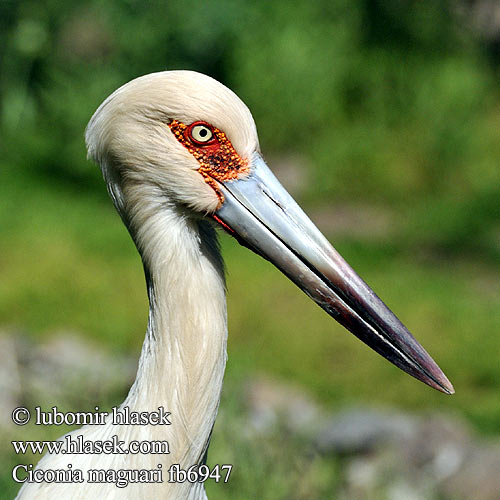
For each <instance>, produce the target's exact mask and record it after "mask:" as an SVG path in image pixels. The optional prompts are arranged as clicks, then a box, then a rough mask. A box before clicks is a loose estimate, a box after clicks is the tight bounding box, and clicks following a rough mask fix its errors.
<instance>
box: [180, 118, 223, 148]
mask: <svg viewBox="0 0 500 500" xmlns="http://www.w3.org/2000/svg"><path fill="white" fill-rule="evenodd" d="M186 138H187V139H189V140H190V141H191V142H192V143H193V144H195V145H197V146H209V145H211V144H214V143H215V142H217V139H216V137H215V133H214V130H213V127H212V125H210V124H209V123H207V122H202V121H197V122H193V123H191V125H189V127H188V128H187V129H186Z"/></svg>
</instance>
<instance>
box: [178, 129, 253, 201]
mask: <svg viewBox="0 0 500 500" xmlns="http://www.w3.org/2000/svg"><path fill="white" fill-rule="evenodd" d="M168 126H169V127H170V130H171V131H172V132H173V134H174V135H175V137H176V138H177V140H178V141H179V142H180V143H181V144H182V145H183V146H185V147H186V148H187V150H188V151H189V152H190V153H191V154H192V155H193V156H194V157H195V158H196V159H197V160H198V162H199V164H200V168H199V169H198V172H200V174H201V175H202V176H203V178H204V179H205V182H206V183H207V184H208V185H209V186H210V187H211V188H212V189H213V190H214V191H215V193H216V194H217V196H218V197H219V200H220V203H219V206H220V205H221V204H222V203H224V195H223V194H222V192H221V191H220V190H219V188H218V186H217V182H216V181H220V182H225V181H229V180H233V179H237V178H238V177H240V176H241V175H245V174H247V173H248V172H249V171H250V169H249V166H248V160H247V159H246V158H242V157H241V156H240V155H239V154H238V153H237V152H236V150H235V149H234V148H233V145H232V144H231V141H230V140H229V139H228V138H227V136H226V134H225V133H224V132H222V130H219V129H218V128H216V127H212V125H210V124H208V123H206V122H194V123H192V124H191V125H186V124H184V123H181V122H179V121H177V120H172V121H171V122H170V123H169V124H168ZM195 126H202V127H206V128H207V129H210V131H211V133H212V136H211V138H210V140H207V141H206V142H205V143H201V142H199V141H197V140H196V139H194V138H193V136H192V135H191V131H192V129H193V128H194V127H195Z"/></svg>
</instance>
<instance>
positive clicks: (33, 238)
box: [0, 179, 500, 499]
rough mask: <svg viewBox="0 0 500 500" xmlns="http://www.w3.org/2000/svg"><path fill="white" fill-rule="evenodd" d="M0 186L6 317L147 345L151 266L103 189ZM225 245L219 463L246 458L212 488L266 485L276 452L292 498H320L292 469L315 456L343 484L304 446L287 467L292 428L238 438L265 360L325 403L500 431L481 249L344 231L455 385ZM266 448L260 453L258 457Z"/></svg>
mask: <svg viewBox="0 0 500 500" xmlns="http://www.w3.org/2000/svg"><path fill="white" fill-rule="evenodd" d="M0 196H1V197H2V200H3V202H4V207H5V209H4V210H3V211H2V213H1V215H0V217H1V219H0V224H1V225H2V227H4V228H5V230H4V231H2V233H3V235H2V239H1V241H0V255H1V259H0V272H1V275H2V280H1V283H0V325H2V327H3V328H11V329H13V330H21V331H25V332H26V333H27V334H29V335H32V336H33V337H36V338H37V339H43V338H44V337H46V336H47V335H50V334H51V333H53V332H55V331H57V330H71V331H76V332H79V333H81V334H82V335H86V336H89V337H91V338H92V339H94V340H98V341H99V342H101V343H102V345H103V346H105V347H106V348H109V349H119V350H121V351H123V352H133V353H135V354H136V355H137V356H138V353H139V349H140V346H141V344H142V340H143V332H144V330H145V325H146V320H147V302H146V294H145V285H144V278H143V274H142V266H141V264H140V259H139V257H138V255H137V253H136V250H135V248H134V247H133V245H132V243H131V241H130V238H129V236H128V234H127V232H126V230H125V229H124V227H123V226H122V224H121V222H120V220H119V218H118V216H117V215H116V214H115V212H114V209H113V208H112V206H111V203H110V202H109V201H108V200H107V199H105V198H104V196H101V197H95V196H88V195H87V196H83V195H78V194H77V193H75V192H71V191H67V190H61V189H60V187H59V186H57V185H54V186H49V185H47V184H43V183H41V184H39V185H37V184H36V183H31V184H29V183H28V184H26V185H24V184H23V183H22V179H18V180H13V179H9V180H8V182H6V183H3V184H2V185H1V186H0ZM222 247H223V252H224V255H225V259H226V263H227V267H228V289H229V294H228V310H229V329H230V335H229V346H228V349H229V363H228V369H227V374H226V385H227V386H228V387H229V392H228V395H229V396H227V397H226V399H225V401H223V403H222V416H221V420H220V421H219V422H218V425H217V426H216V429H215V435H214V440H213V442H214V445H213V447H212V448H211V452H210V462H212V463H232V461H235V462H236V463H237V464H238V466H237V468H236V469H235V471H234V474H233V476H232V479H231V485H232V486H230V487H228V488H225V487H224V488H223V487H221V486H220V485H211V486H210V487H209V492H212V493H213V496H214V497H215V498H245V495H244V493H237V490H241V491H243V492H245V491H247V492H248V491H252V492H254V493H255V491H254V487H255V485H256V484H264V481H263V478H264V477H266V478H269V477H270V476H269V472H270V471H269V470H268V469H269V467H271V465H272V467H275V464H282V465H276V469H275V470H274V471H273V472H272V474H271V479H269V480H270V481H272V482H273V488H272V489H270V490H269V491H271V490H272V492H274V493H273V495H274V496H266V498H291V496H290V491H291V490H290V488H292V489H293V491H294V498H297V499H299V498H312V497H311V496H309V497H308V496H307V491H309V492H310V491H312V490H311V489H310V488H309V489H307V488H306V493H304V494H301V493H300V492H301V491H302V490H301V488H305V486H304V484H303V483H300V485H299V484H298V483H297V484H295V486H294V483H293V482H292V483H290V482H287V480H286V479H287V477H288V476H289V475H290V474H291V472H293V471H295V472H296V473H299V472H300V470H303V468H304V467H306V466H307V467H308V470H309V471H310V474H309V476H308V477H309V478H310V480H311V481H312V483H311V484H314V488H315V489H314V491H315V492H316V493H315V494H314V495H313V497H318V498H322V497H323V494H322V493H321V492H322V491H332V490H331V489H332V488H334V487H335V478H334V477H335V475H334V476H333V479H332V476H331V474H330V473H329V474H326V473H325V470H326V469H328V470H329V471H331V470H332V468H333V469H334V470H335V469H336V468H337V467H339V464H336V463H328V464H327V463H323V462H322V461H320V462H314V461H313V462H312V463H309V462H308V461H307V460H308V459H307V457H305V456H302V457H300V456H299V457H297V458H296V459H294V461H292V465H291V467H292V469H291V470H284V465H283V464H285V463H286V460H280V458H279V457H283V456H285V455H286V454H288V455H290V456H291V455H293V453H294V450H297V449H300V446H299V445H297V444H294V445H290V448H287V445H286V444H283V443H285V442H286V439H287V438H286V437H283V440H282V441H280V448H279V449H277V448H275V447H272V446H270V445H266V444H265V443H254V444H248V443H246V444H245V443H240V442H239V441H238V429H239V427H238V426H239V422H238V420H237V417H234V418H232V416H233V415H238V414H239V413H238V412H239V410H238V409H236V410H235V409H231V408H232V406H231V401H230V400H228V398H231V395H232V394H233V392H231V387H235V386H236V385H237V384H238V381H241V380H243V379H244V378H245V377H247V376H250V375H252V374H255V373H265V374H269V375H271V376H274V377H276V378H279V379H283V380H286V381H290V382H291V383H294V384H297V385H299V386H303V387H304V388H306V389H307V390H308V391H310V392H311V393H312V394H313V395H314V396H316V397H317V398H318V400H319V401H320V402H321V403H322V404H323V405H324V407H325V408H332V409H334V408H340V407H343V406H346V405H374V406H385V405H388V406H392V407H397V408H400V409H403V410H411V411H417V412H422V411H423V412H425V411H436V410H438V411H442V412H445V413H454V414H458V415H462V416H464V417H465V418H467V419H468V420H469V421H470V422H471V423H472V424H473V425H474V426H475V428H476V429H477V430H478V431H480V432H482V433H485V434H498V433H500V400H499V399H498V394H499V391H500V365H499V364H498V352H499V351H500V337H499V336H498V335H497V332H498V331H499V329H500V308H499V307H498V306H499V297H500V294H499V291H500V290H499V288H500V285H499V283H500V281H499V280H498V270H497V269H496V267H494V266H493V265H488V264H487V263H484V262H480V260H479V259H477V260H476V259H474V258H471V257H470V256H469V258H467V259H465V258H459V257H454V258H453V259H451V260H450V259H448V260H446V259H442V258H441V259H437V258H429V257H428V256H427V257H425V256H421V255H419V253H418V251H416V250H412V249H408V248H407V249H405V248H400V249H398V248H396V247H395V246H394V245H391V244H390V243H388V244H387V245H380V244H369V243H363V244H360V243H358V242H356V241H348V240H343V241H339V242H337V243H336V247H337V249H338V250H339V251H340V252H341V253H342V254H343V255H344V257H345V258H346V259H347V260H348V261H349V262H350V263H351V265H352V266H353V267H354V268H355V269H356V270H357V271H358V272H359V273H360V274H361V275H362V276H363V277H364V278H365V280H366V281H367V282H368V283H369V284H370V285H371V286H372V287H373V288H374V289H375V290H376V291H377V292H378V293H379V295H380V296H381V297H382V298H383V299H384V301H386V302H387V304H388V305H389V306H390V307H391V308H392V309H393V310H394V311H395V312H396V313H397V315H398V316H399V317H400V318H401V319H402V320H403V321H404V322H405V324H407V325H408V327H409V328H410V330H411V331H412V332H414V334H415V336H416V337H417V338H418V340H420V341H421V343H422V344H423V345H424V346H425V347H426V349H427V350H428V351H429V352H430V353H431V354H432V355H433V357H434V358H435V359H436V360H437V361H438V362H439V364H440V366H441V367H442V368H443V370H444V371H445V372H446V373H447V375H448V376H449V378H450V379H451V380H452V382H453V383H454V385H455V388H456V391H457V393H456V395H455V396H453V397H447V396H444V395H442V394H440V393H438V392H436V391H433V390H431V389H429V388H428V387H426V386H425V385H423V384H421V383H419V382H417V381H415V380H414V379H412V378H410V377H409V376H407V375H406V374H404V373H402V372H401V371H399V370H397V369H396V368H395V367H393V366H392V365H390V364H389V363H387V362H386V361H385V360H383V359H382V358H380V357H379V356H376V355H375V354H374V353H373V352H372V351H371V350H369V349H368V348H366V347H365V346H364V345H363V344H361V343H360V342H359V341H358V340H357V339H355V338H354V337H353V336H352V335H350V334H348V333H346V332H345V331H344V330H343V329H342V328H341V327H340V326H338V325H337V324H336V323H335V322H334V321H333V320H332V319H331V318H330V317H328V316H327V315H326V314H325V313H324V312H322V311H321V310H320V309H319V308H318V307H317V306H316V305H314V304H313V303H312V302H311V301H310V300H309V299H308V298H307V297H306V296H305V295H304V294H302V293H300V292H299V291H298V290H297V289H296V287H295V286H294V285H293V284H292V283H291V282H289V281H288V280H287V279H286V278H284V277H283V276H282V275H281V274H280V273H279V272H278V271H277V270H276V269H274V268H273V267H272V266H271V265H270V264H269V263H267V262H266V261H264V260H262V259H260V258H259V257H257V256H255V255H253V254H251V253H250V252H249V251H248V250H247V249H244V248H242V247H239V246H238V245H237V244H236V243H235V242H234V241H232V240H230V239H229V238H228V237H223V238H222ZM99 403H100V404H102V402H99ZM112 403H114V402H109V404H112ZM226 406H227V407H228V408H229V409H228V410H224V408H225V407H226ZM224 411H226V413H224ZM227 415H229V416H227ZM240 423H241V422H240ZM21 430H22V429H17V435H18V438H19V439H21V438H22V437H21V436H26V435H25V434H23V433H24V432H25V431H24V430H22V432H21ZM42 430H43V439H49V438H56V437H58V436H59V435H60V434H61V433H62V432H63V431H62V430H61V429H55V430H54V435H52V436H51V435H50V434H51V431H50V430H49V429H48V428H44V429H42ZM13 432H14V434H15V431H13ZM29 432H36V433H40V430H36V431H35V430H33V429H32V430H31V431H29ZM35 435H39V436H40V438H41V437H42V434H35ZM11 439H13V435H9V436H4V439H2V444H1V445H0V456H1V457H2V462H4V463H6V464H7V465H9V468H8V470H9V471H10V465H11V464H14V462H16V460H18V458H16V457H15V456H12V454H11V453H10V443H9V441H10V440H11ZM23 439H26V437H24V438H23ZM235 442H236V443H237V446H236V451H235V449H234V446H233V445H234V443H235ZM298 446H299V447H298ZM235 453H236V455H237V456H235ZM259 460H261V461H262V465H261V466H259V467H260V468H259V467H258V468H257V469H255V470H253V469H252V467H254V466H253V464H254V463H256V462H259ZM250 469H252V472H251V473H250V474H249V475H247V473H246V471H247V470H250ZM259 478H261V479H259ZM311 478H312V479H311ZM0 481H1V482H0V484H1V485H2V487H3V486H4V485H5V487H6V488H7V489H6V490H5V491H6V492H10V493H8V494H12V493H13V492H14V491H15V488H13V486H12V484H10V482H9V478H8V475H4V474H2V475H1V477H0ZM249 481H250V482H251V483H252V484H248V483H249ZM274 483H276V484H274ZM252 488H253V489H252ZM311 488H312V486H311ZM287 492H288V493H287ZM261 493H262V494H264V492H261ZM239 494H243V495H244V496H241V497H240V496H238V495H239ZM266 495H267V493H266ZM257 496H258V495H257ZM247 497H248V496H247Z"/></svg>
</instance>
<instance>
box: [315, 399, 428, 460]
mask: <svg viewBox="0 0 500 500" xmlns="http://www.w3.org/2000/svg"><path fill="white" fill-rule="evenodd" d="M417 426H418V421H417V419H415V418H414V417H410V416H408V415H404V414H399V413H394V412H392V413H391V412H388V411H377V410H373V409H355V410H347V411H343V412H340V413H338V414H335V415H333V416H332V417H331V418H330V419H329V420H328V421H327V422H326V424H325V425H324V427H323V428H322V429H321V431H320V432H319V434H318V435H317V437H316V447H317V449H318V450H319V451H320V452H321V453H334V454H341V455H344V454H356V453H367V452H369V451H372V450H374V449H375V448H376V447H378V446H380V445H386V444H387V443H391V442H401V441H409V440H410V439H411V438H412V437H413V436H414V435H415V434H416V432H417Z"/></svg>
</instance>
